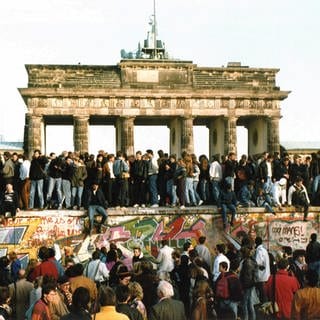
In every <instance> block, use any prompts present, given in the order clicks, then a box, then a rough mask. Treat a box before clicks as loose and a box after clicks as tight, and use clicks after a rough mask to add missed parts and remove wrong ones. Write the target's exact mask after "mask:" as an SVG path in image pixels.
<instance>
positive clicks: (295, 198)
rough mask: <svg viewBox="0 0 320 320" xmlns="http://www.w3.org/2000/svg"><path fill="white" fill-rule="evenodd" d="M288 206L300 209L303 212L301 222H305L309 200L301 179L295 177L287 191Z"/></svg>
mask: <svg viewBox="0 0 320 320" xmlns="http://www.w3.org/2000/svg"><path fill="white" fill-rule="evenodd" d="M288 205H289V206H291V205H293V206H295V207H302V208H303V212H304V216H303V220H304V221H306V220H307V216H308V210H309V205H310V200H309V196H308V192H307V189H306V187H305V186H304V185H303V179H302V178H301V177H297V178H296V180H295V183H294V184H293V185H292V186H291V187H290V188H289V190H288Z"/></svg>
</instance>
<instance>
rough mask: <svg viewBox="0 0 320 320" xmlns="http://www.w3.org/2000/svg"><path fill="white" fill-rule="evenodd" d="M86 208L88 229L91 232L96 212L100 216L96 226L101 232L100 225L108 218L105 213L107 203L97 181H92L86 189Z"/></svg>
mask: <svg viewBox="0 0 320 320" xmlns="http://www.w3.org/2000/svg"><path fill="white" fill-rule="evenodd" d="M86 209H88V216H89V224H90V225H89V230H90V233H91V230H92V227H93V225H94V216H95V213H98V214H100V215H101V216H102V219H101V222H100V225H99V226H98V228H97V232H98V233H100V232H101V226H102V225H104V223H105V221H106V220H107V218H108V214H107V211H106V209H107V204H106V199H105V197H104V194H103V192H102V190H101V189H100V188H99V183H98V182H97V181H94V182H93V184H92V187H91V189H90V190H88V194H87V199H86Z"/></svg>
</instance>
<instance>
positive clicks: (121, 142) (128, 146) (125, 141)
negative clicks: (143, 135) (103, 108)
mask: <svg viewBox="0 0 320 320" xmlns="http://www.w3.org/2000/svg"><path fill="white" fill-rule="evenodd" d="M134 119H135V117H121V118H119V120H118V121H117V123H116V133H117V139H116V140H117V146H116V148H117V150H121V151H123V152H125V153H126V154H127V155H131V154H134Z"/></svg>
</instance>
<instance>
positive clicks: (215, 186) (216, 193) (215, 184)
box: [211, 180, 220, 204]
mask: <svg viewBox="0 0 320 320" xmlns="http://www.w3.org/2000/svg"><path fill="white" fill-rule="evenodd" d="M211 187H212V199H213V201H214V203H215V204H218V202H219V197H220V185H219V181H216V180H211Z"/></svg>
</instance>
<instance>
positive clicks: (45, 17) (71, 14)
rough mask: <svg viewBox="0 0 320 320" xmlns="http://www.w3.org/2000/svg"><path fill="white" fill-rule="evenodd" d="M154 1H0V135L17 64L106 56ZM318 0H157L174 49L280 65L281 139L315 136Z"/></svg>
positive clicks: (201, 60)
mask: <svg viewBox="0 0 320 320" xmlns="http://www.w3.org/2000/svg"><path fill="white" fill-rule="evenodd" d="M152 13H153V0H136V1H132V0H50V1H49V0H10V1H9V0H3V1H0V48H1V50H0V70H1V77H0V88H1V100H0V106H1V111H2V112H1V118H0V134H2V135H4V137H5V139H6V140H7V141H8V140H22V138H23V126H24V114H25V112H26V107H25V105H24V102H23V100H22V99H21V97H20V94H19V93H18V90H17V88H19V87H27V73H26V71H25V68H24V65H25V64H77V63H79V62H81V64H97V65H114V64H117V63H118V62H119V61H120V50H121V49H122V48H124V49H126V50H127V51H129V50H135V49H136V48H137V44H138V42H139V41H141V42H142V41H143V40H144V39H145V38H146V34H147V31H148V30H149V26H148V21H149V17H150V15H151V14H152ZM319 13H320V1H319V0H307V1H301V0H258V1H257V0H243V1H242V0H219V1H218V0H157V20H158V31H159V34H158V38H159V39H161V40H163V41H164V42H165V44H166V48H167V50H168V52H169V54H170V56H171V57H173V58H178V59H184V60H192V61H193V62H194V63H195V64H197V65H198V66H207V67H220V66H222V65H224V66H226V65H227V63H228V62H229V61H240V62H241V63H242V64H243V65H247V66H250V67H268V68H269V67H271V68H279V69H280V72H279V73H278V76H277V85H278V86H280V88H281V89H282V90H290V91H292V92H291V94H290V95H289V98H288V99H287V100H285V101H283V102H282V104H281V107H282V115H283V118H282V119H281V121H280V140H281V141H292V140H295V141H320V124H319V120H320V117H319V114H320V113H319V111H318V109H319V108H320V105H319V94H318V92H319V87H320V80H319V79H320V78H319V74H320V63H319V59H320V44H319V31H320V19H319Z"/></svg>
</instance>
